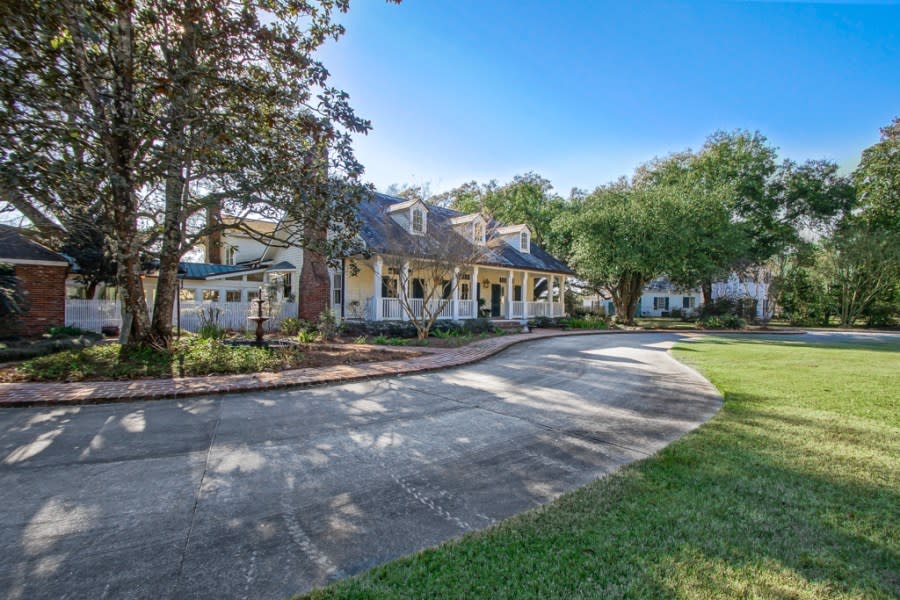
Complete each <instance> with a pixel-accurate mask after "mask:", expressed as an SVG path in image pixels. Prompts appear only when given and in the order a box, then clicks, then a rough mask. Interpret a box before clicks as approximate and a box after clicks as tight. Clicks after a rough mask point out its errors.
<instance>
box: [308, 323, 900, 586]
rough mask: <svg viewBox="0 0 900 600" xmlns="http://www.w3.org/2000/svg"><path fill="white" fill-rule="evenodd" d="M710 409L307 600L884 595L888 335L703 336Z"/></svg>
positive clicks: (897, 427) (893, 348) (893, 403)
mask: <svg viewBox="0 0 900 600" xmlns="http://www.w3.org/2000/svg"><path fill="white" fill-rule="evenodd" d="M675 355H676V356H677V357H678V358H679V359H681V360H683V361H685V362H687V363H689V364H691V365H693V366H695V367H696V368H698V369H699V370H700V371H702V372H703V373H704V374H705V375H706V376H707V377H708V378H710V379H711V380H712V381H713V383H715V385H716V386H717V387H718V388H719V389H720V390H721V391H722V392H723V394H724V396H725V404H724V407H723V409H722V410H721V411H720V412H719V413H718V414H717V415H716V416H715V417H713V419H711V420H710V422H708V423H707V424H705V425H704V426H702V427H701V428H699V429H698V430H696V431H695V432H693V433H691V434H689V435H687V436H685V437H684V438H682V439H681V440H679V441H677V442H675V443H674V444H672V445H671V446H669V447H668V448H666V449H665V450H663V451H662V452H660V453H658V454H657V455H655V456H653V457H651V458H649V459H646V460H644V461H641V462H638V463H634V464H632V465H630V466H627V467H625V468H623V469H622V470H620V471H619V472H618V473H616V474H614V475H612V476H610V477H607V478H605V479H602V480H599V481H597V482H595V483H593V484H591V485H589V486H586V487H584V488H582V489H580V490H577V491H574V492H572V493H569V494H566V495H564V496H562V497H561V498H560V499H558V500H557V501H556V502H553V503H551V504H549V505H547V506H545V507H542V508H540V509H537V510H534V511H531V512H528V513H525V514H523V515H520V516H518V517H514V518H512V519H509V520H507V521H504V522H502V523H500V524H499V525H497V526H496V527H494V528H492V529H489V530H487V531H483V532H477V533H473V534H470V535H467V536H465V537H463V538H462V539H460V540H456V541H451V542H449V543H446V544H444V545H442V546H440V547H438V548H436V549H430V550H426V551H424V552H420V553H418V554H415V555H412V556H409V557H406V558H402V559H400V560H397V561H394V562H391V563H388V564H386V565H382V566H380V567H376V568H374V569H372V570H370V571H368V572H366V573H364V574H362V575H361V576H359V577H356V578H352V579H348V580H345V581H342V582H339V583H337V584H335V585H333V586H332V587H329V588H325V589H323V590H317V591H314V592H312V593H311V594H310V595H309V597H310V598H314V599H323V598H691V599H694V598H696V599H701V598H809V599H812V598H897V597H900V406H898V405H900V396H898V391H897V390H898V386H897V376H898V373H900V344H897V343H892V344H880V345H872V346H868V347H851V346H810V345H804V344H800V343H796V342H790V341H762V340H756V341H750V340H747V341H743V340H740V341H738V340H734V339H728V338H720V339H713V338H706V339H704V340H703V341H699V342H693V343H685V344H682V345H680V346H679V347H678V348H676V350H675Z"/></svg>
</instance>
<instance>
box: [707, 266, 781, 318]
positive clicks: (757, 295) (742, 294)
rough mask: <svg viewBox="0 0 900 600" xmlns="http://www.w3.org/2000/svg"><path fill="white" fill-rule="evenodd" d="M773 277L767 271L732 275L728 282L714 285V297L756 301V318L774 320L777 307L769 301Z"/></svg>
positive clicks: (761, 270)
mask: <svg viewBox="0 0 900 600" xmlns="http://www.w3.org/2000/svg"><path fill="white" fill-rule="evenodd" d="M771 282H772V275H771V273H770V272H769V271H768V270H767V269H760V270H759V271H757V272H756V273H753V274H746V275H743V276H742V277H738V275H737V274H736V273H732V274H731V276H730V277H729V278H728V280H727V281H719V282H716V283H714V284H713V288H712V296H713V299H717V298H732V299H747V298H749V299H751V300H755V301H756V318H757V319H760V320H768V319H771V318H772V315H773V313H774V311H775V305H774V303H773V302H772V301H770V299H769V284H771Z"/></svg>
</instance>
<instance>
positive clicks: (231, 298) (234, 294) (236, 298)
mask: <svg viewBox="0 0 900 600" xmlns="http://www.w3.org/2000/svg"><path fill="white" fill-rule="evenodd" d="M240 301H241V290H225V302H240Z"/></svg>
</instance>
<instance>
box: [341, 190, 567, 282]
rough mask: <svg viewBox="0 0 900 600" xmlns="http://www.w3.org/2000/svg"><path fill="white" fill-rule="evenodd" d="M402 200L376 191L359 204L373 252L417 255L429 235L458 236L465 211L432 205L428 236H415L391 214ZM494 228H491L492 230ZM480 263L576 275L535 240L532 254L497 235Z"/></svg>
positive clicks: (366, 239)
mask: <svg viewBox="0 0 900 600" xmlns="http://www.w3.org/2000/svg"><path fill="white" fill-rule="evenodd" d="M400 202H406V200H404V199H403V198H396V197H393V196H388V195H386V194H377V193H376V194H373V195H371V196H369V197H368V198H367V199H365V200H363V201H362V202H361V203H360V204H359V206H358V208H357V215H358V216H359V220H360V223H361V227H360V235H361V236H362V238H363V241H364V242H365V243H366V246H367V247H368V249H369V251H370V252H373V253H380V254H391V255H395V256H403V255H415V254H418V253H419V251H421V249H422V247H423V246H425V245H427V244H428V243H429V240H428V238H432V239H434V238H441V237H442V236H448V235H452V236H458V234H457V233H456V232H455V231H454V230H453V227H452V224H451V223H450V220H451V219H453V218H455V217H460V216H462V215H463V213H461V212H457V211H455V210H450V209H449V208H442V207H439V206H428V226H427V236H421V235H413V234H411V233H409V232H408V231H407V230H406V229H405V228H403V227H402V226H401V225H399V224H398V223H397V222H396V221H394V219H393V218H392V217H391V216H390V215H389V214H388V209H389V208H390V206H391V205H393V204H397V203H400ZM492 228H493V227H489V228H488V230H489V231H490V229H492ZM478 264H480V265H485V266H492V267H499V268H513V269H527V270H530V271H546V272H550V273H565V274H573V271H572V270H571V269H569V267H567V266H566V265H565V263H563V262H562V261H560V260H558V259H557V258H555V257H553V256H551V255H550V254H549V253H548V252H545V251H544V250H543V249H542V248H540V247H538V246H537V245H535V244H534V243H532V244H531V253H530V254H529V253H526V252H519V251H518V250H517V249H515V248H514V247H512V246H511V245H509V244H507V243H506V242H505V241H503V240H502V239H500V238H499V237H497V236H496V235H494V236H492V237H491V238H490V239H489V240H488V243H487V250H486V252H485V256H484V257H483V258H482V259H481V260H479V261H478Z"/></svg>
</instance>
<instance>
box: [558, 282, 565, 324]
mask: <svg viewBox="0 0 900 600" xmlns="http://www.w3.org/2000/svg"><path fill="white" fill-rule="evenodd" d="M559 316H561V317H564V316H566V276H565V275H560V276H559Z"/></svg>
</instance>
